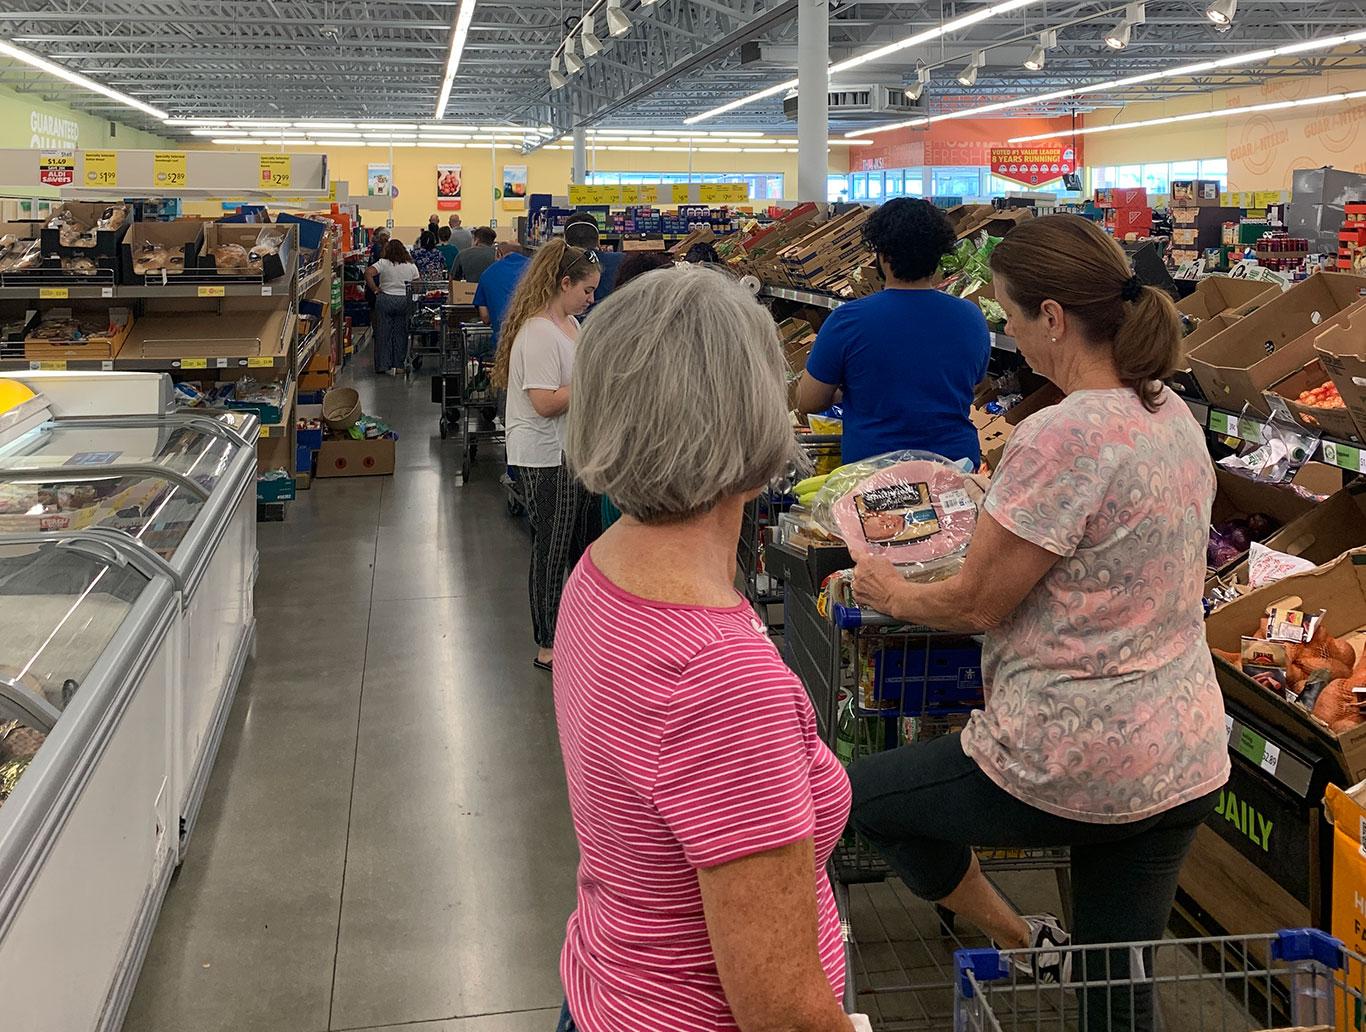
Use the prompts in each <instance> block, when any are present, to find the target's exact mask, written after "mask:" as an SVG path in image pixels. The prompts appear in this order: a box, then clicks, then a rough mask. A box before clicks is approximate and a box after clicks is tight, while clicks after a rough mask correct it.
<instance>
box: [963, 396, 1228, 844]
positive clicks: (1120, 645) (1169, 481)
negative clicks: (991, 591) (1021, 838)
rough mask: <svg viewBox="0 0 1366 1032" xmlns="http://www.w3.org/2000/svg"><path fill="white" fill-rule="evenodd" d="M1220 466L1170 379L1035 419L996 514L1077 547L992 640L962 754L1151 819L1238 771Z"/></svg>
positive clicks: (1072, 798) (1002, 477)
mask: <svg viewBox="0 0 1366 1032" xmlns="http://www.w3.org/2000/svg"><path fill="white" fill-rule="evenodd" d="M1213 499H1214V470H1213V468H1212V466H1211V464H1210V459H1209V453H1208V451H1207V450H1206V448H1205V443H1204V440H1203V436H1202V434H1201V431H1200V427H1199V426H1198V425H1197V424H1196V422H1195V420H1194V419H1193V418H1192V416H1191V414H1190V411H1189V409H1187V408H1186V406H1185V404H1183V403H1182V401H1181V400H1180V399H1179V398H1178V397H1177V396H1176V395H1174V394H1173V393H1172V392H1171V391H1169V390H1165V389H1164V390H1163V393H1162V404H1161V406H1160V407H1159V409H1158V411H1157V412H1156V413H1152V412H1148V411H1147V410H1146V409H1145V408H1144V407H1143V404H1142V402H1141V401H1140V400H1139V398H1138V396H1137V395H1136V394H1135V393H1134V392H1133V391H1132V390H1129V389H1127V388H1124V389H1115V390H1099V391H1077V392H1076V393H1074V394H1071V395H1069V396H1068V397H1067V398H1065V399H1064V400H1063V401H1062V402H1060V403H1059V404H1057V405H1055V406H1053V407H1052V408H1048V409H1045V410H1043V411H1042V412H1038V413H1036V414H1034V415H1032V416H1030V417H1029V418H1028V419H1026V420H1024V422H1022V423H1021V424H1020V426H1019V427H1018V428H1017V429H1016V431H1015V433H1014V434H1013V435H1012V436H1011V439H1010V442H1009V443H1008V444H1007V446H1006V451H1005V456H1004V458H1003V459H1002V461H1001V467H1000V469H999V471H998V472H997V473H996V475H995V476H994V477H992V480H991V489H990V491H988V493H987V497H986V502H985V509H986V512H988V513H989V514H990V515H991V516H992V517H993V518H994V519H995V520H996V521H997V522H998V523H1000V524H1001V526H1003V527H1004V528H1005V529H1006V530H1008V531H1010V532H1011V533H1012V534H1015V535H1017V536H1019V537H1022V538H1024V539H1025V540H1026V541H1032V542H1033V543H1034V544H1036V545H1039V546H1041V547H1043V548H1046V549H1047V550H1048V551H1050V552H1054V553H1056V554H1057V555H1059V556H1061V557H1062V558H1061V559H1059V561H1058V562H1057V563H1056V564H1055V565H1054V566H1053V568H1052V569H1050V570H1049V571H1048V573H1047V574H1045V575H1044V577H1043V578H1042V579H1041V580H1040V581H1039V583H1038V584H1036V585H1035V586H1034V588H1033V590H1031V591H1030V593H1029V594H1028V595H1027V596H1026V597H1025V599H1024V601H1023V602H1021V603H1020V604H1019V605H1018V606H1017V607H1016V608H1015V610H1014V611H1013V612H1011V613H1010V615H1009V616H1007V617H1006V619H1005V620H1004V621H1002V623H1001V625H1000V626H999V627H997V628H996V629H995V630H994V631H992V632H991V633H990V634H989V635H987V640H986V646H985V648H984V649H983V652H982V673H983V676H984V679H985V683H986V687H987V703H986V707H985V709H983V710H978V711H975V712H974V713H973V714H972V717H971V718H970V719H969V721H968V725H967V727H966V728H965V729H964V731H963V736H962V743H963V751H964V752H965V753H966V754H967V755H968V756H970V757H972V758H973V759H974V760H975V761H976V762H977V764H978V766H980V767H981V768H982V770H983V772H984V773H985V774H986V775H987V776H988V777H990V778H991V780H992V781H994V782H995V783H996V784H997V785H999V786H1000V787H1001V788H1002V789H1004V790H1005V791H1006V792H1009V793H1010V794H1011V795H1012V796H1014V797H1015V798H1017V799H1020V800H1022V801H1024V802H1026V803H1028V804H1029V805H1031V806H1035V807H1037V808H1039V809H1041V810H1044V811H1046V812H1048V813H1051V814H1056V815H1058V816H1061V817H1069V818H1072V819H1074V820H1081V821H1088V822H1091V823H1100V824H1110V823H1116V824H1117V823H1123V822H1128V821H1137V820H1141V819H1143V818H1145V817H1151V816H1152V815H1154V814H1157V813H1160V812H1162V811H1164V810H1168V809H1171V808H1172V807H1175V806H1178V805H1180V804H1181V803H1185V802H1189V801H1190V800H1192V799H1196V798H1198V797H1200V796H1202V795H1205V794H1207V793H1209V792H1212V791H1214V790H1215V789H1216V788H1218V787H1220V786H1221V785H1222V784H1223V783H1224V782H1225V781H1226V780H1228V770H1229V760H1228V747H1227V743H1226V732H1225V729H1224V705H1223V697H1222V695H1221V694H1220V691H1219V686H1218V684H1217V683H1216V682H1215V679H1214V667H1213V664H1212V662H1211V660H1210V653H1209V649H1208V647H1207V646H1206V644H1205V634H1204V613H1203V610H1202V607H1201V596H1202V594H1203V587H1204V574H1205V546H1206V542H1207V539H1208V533H1209V521H1210V506H1211V505H1212V504H1213Z"/></svg>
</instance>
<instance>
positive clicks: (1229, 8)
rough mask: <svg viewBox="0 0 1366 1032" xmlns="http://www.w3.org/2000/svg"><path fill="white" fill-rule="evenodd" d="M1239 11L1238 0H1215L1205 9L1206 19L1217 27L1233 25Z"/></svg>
mask: <svg viewBox="0 0 1366 1032" xmlns="http://www.w3.org/2000/svg"><path fill="white" fill-rule="evenodd" d="M1237 11H1238V0H1213V2H1212V3H1211V4H1210V5H1209V6H1208V7H1206V8H1205V17H1206V18H1208V19H1209V20H1210V21H1212V22H1214V24H1215V25H1221V26H1223V25H1232V24H1233V16H1234V14H1236V13H1237Z"/></svg>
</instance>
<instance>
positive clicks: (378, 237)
mask: <svg viewBox="0 0 1366 1032" xmlns="http://www.w3.org/2000/svg"><path fill="white" fill-rule="evenodd" d="M388 242H389V231H388V230H387V229H385V228H384V227H383V226H381V227H380V228H379V229H376V230H375V232H374V235H373V236H372V238H371V241H370V248H369V254H370V257H369V258H368V260H367V262H366V267H367V268H368V267H369V266H371V265H374V264H375V262H377V261H379V259H380V255H382V254H383V253H384V245H385V244H387V243H388ZM364 279H365V304H366V307H367V308H369V309H370V329H371V333H372V334H375V333H378V330H379V323H378V322H377V317H376V314H375V303H376V297H375V292H374V291H373V290H371V289H370V277H369V276H368V275H366V276H364ZM374 339H375V340H378V339H379V338H378V336H376V337H375V338H374Z"/></svg>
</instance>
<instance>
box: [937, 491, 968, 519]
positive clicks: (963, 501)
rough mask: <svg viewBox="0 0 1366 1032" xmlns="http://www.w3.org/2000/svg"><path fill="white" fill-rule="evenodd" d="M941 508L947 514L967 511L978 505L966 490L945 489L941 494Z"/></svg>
mask: <svg viewBox="0 0 1366 1032" xmlns="http://www.w3.org/2000/svg"><path fill="white" fill-rule="evenodd" d="M939 508H940V509H942V510H943V511H944V515H946V516H947V515H948V514H949V513H951V512H967V511H968V510H970V509H974V508H976V506H974V505H973V504H972V499H971V498H969V497H968V493H967V492H966V491H945V492H944V493H943V494H941V495H940V496H939Z"/></svg>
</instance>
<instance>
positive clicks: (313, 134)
mask: <svg viewBox="0 0 1366 1032" xmlns="http://www.w3.org/2000/svg"><path fill="white" fill-rule="evenodd" d="M304 135H305V136H307V137H308V138H309V139H310V140H316V139H318V138H319V137H326V138H327V139H329V140H359V139H360V138H361V136H362V134H361V133H347V132H341V131H339V130H337V129H316V130H314V129H310V130H309V131H308V132H306V133H304Z"/></svg>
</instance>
